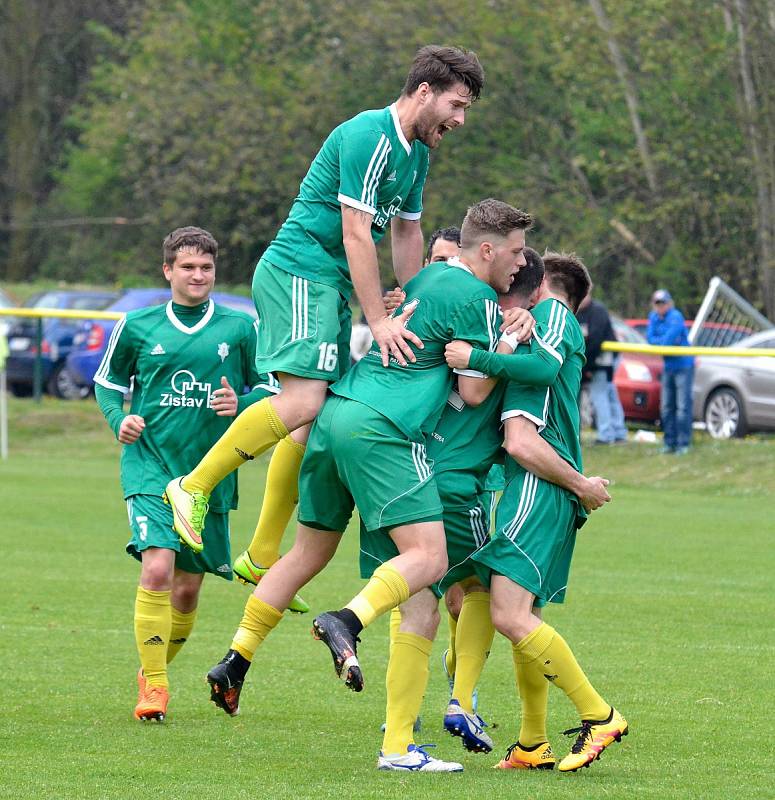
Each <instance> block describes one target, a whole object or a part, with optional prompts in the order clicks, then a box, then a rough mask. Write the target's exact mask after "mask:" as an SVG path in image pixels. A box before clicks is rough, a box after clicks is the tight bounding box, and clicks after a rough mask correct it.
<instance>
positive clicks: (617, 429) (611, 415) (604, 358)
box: [576, 292, 627, 444]
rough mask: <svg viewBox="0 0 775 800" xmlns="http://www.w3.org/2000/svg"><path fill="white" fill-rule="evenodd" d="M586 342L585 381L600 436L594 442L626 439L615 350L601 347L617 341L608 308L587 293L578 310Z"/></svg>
mask: <svg viewBox="0 0 775 800" xmlns="http://www.w3.org/2000/svg"><path fill="white" fill-rule="evenodd" d="M576 318H577V319H578V321H579V324H580V325H581V330H582V332H583V333H584V342H585V343H586V346H587V349H586V356H587V363H586V365H585V366H584V374H583V380H584V383H585V384H586V385H587V386H588V387H589V397H590V400H591V401H592V407H593V408H594V410H595V426H596V428H597V437H596V438H595V444H616V443H617V442H626V441H627V428H626V427H625V425H624V410H623V409H622V404H621V401H620V400H619V394H618V393H617V391H616V387H615V386H614V383H613V379H614V368H615V366H616V365H615V355H616V354H615V353H611V352H607V351H604V350H601V349H600V348H601V345H602V344H603V342H605V341H616V336H615V335H614V329H613V326H612V325H611V317H610V316H609V315H608V309H607V308H606V307H605V306H604V305H603V304H602V303H601V302H599V301H598V300H593V299H592V294H591V292H590V294H588V295H587V296H586V297H585V298H584V299H583V300H582V301H581V305H580V306H579V310H578V311H577V312H576Z"/></svg>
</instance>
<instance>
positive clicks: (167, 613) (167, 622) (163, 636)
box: [135, 586, 172, 689]
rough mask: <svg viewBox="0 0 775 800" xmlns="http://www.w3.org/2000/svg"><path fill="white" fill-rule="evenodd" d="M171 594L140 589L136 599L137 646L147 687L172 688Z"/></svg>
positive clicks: (140, 587)
mask: <svg viewBox="0 0 775 800" xmlns="http://www.w3.org/2000/svg"><path fill="white" fill-rule="evenodd" d="M171 595H172V592H170V591H166V592H153V591H151V590H150V589H143V587H142V586H138V587H137V594H136V596H135V642H136V643H137V653H138V655H139V656H140V665H141V666H142V668H143V675H145V681H146V684H147V685H148V686H163V687H164V688H165V689H166V688H168V687H169V681H168V680H167V648H168V646H169V641H170V630H171V628H172V605H171V603H170V596H171Z"/></svg>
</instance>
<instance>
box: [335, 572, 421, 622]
mask: <svg viewBox="0 0 775 800" xmlns="http://www.w3.org/2000/svg"><path fill="white" fill-rule="evenodd" d="M408 599H409V586H408V585H407V583H406V581H405V580H404V576H403V575H402V574H401V573H400V572H399V571H398V570H397V569H395V568H394V567H391V566H390V564H389V563H388V564H380V566H379V567H377V569H375V570H374V574H373V575H372V576H371V578H370V579H369V582H368V583H367V584H366V585H365V586H364V587H363V589H362V590H361V591H360V592H359V593H358V594H357V595H356V596H355V597H353V599H352V600H350V602H349V603H348V604H347V605H346V606H345V608H349V609H350V611H352V612H353V614H355V616H356V617H358V619H359V620H360V621H361V625H363V627H364V628H365V627H366V626H367V625H371V623H372V622H374V620H375V619H376V618H377V617H379V616H380V615H381V614H384V613H385V612H386V611H389V610H390V609H391V608H395V607H396V606H400V605H401V603H404V602H406V601H407V600H408Z"/></svg>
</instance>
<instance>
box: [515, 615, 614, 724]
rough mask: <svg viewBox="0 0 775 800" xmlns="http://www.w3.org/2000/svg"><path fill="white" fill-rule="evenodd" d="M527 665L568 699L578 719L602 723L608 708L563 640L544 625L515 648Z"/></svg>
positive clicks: (609, 708) (608, 710) (609, 709)
mask: <svg viewBox="0 0 775 800" xmlns="http://www.w3.org/2000/svg"><path fill="white" fill-rule="evenodd" d="M516 647H517V648H519V650H520V652H521V653H523V654H524V655H525V656H527V657H528V659H529V660H528V663H529V664H530V666H531V667H532V668H533V669H536V670H538V671H539V672H540V673H541V674H542V675H543V676H544V677H545V678H546V679H547V680H549V681H551V682H552V683H553V684H554V685H555V686H557V687H559V688H560V689H562V690H563V692H565V694H566V695H568V698H569V699H570V701H571V702H572V703H573V704H574V705H575V706H576V709H577V711H578V712H579V716H580V717H581V719H605V718H606V717H607V716H608V714H609V713H610V711H611V706H610V705H608V703H606V701H605V700H603V698H602V697H601V696H600V695H599V694H598V693H597V692H596V691H595V689H594V688H593V686H592V684H591V683H590V682H589V679H588V678H587V676H586V675H585V674H584V671H583V670H582V669H581V667H580V666H579V663H578V661H576V658H575V656H574V655H573V653H572V651H571V649H570V647H568V644H567V642H566V641H565V639H563V638H562V636H560V634H559V633H557V631H556V630H555V629H554V628H552V627H551V626H550V625H547V624H546V623H545V622H542V623H541V624H540V625H539V626H538V627H537V628H536V629H535V630H534V631H531V633H529V634H528V635H527V636H526V637H525V638H524V639H522V640H521V641H520V642H518V643H517V645H516Z"/></svg>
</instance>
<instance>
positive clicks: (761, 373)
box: [743, 334, 775, 428]
mask: <svg viewBox="0 0 775 800" xmlns="http://www.w3.org/2000/svg"><path fill="white" fill-rule="evenodd" d="M754 348H773V349H775V334H774V335H773V336H771V337H769V338H767V339H761V340H759V341H757V342H756V344H755V345H754ZM743 385H744V387H745V393H746V396H747V398H748V417H749V419H748V421H749V423H750V424H751V425H752V426H754V427H755V426H757V425H765V426H766V427H768V428H775V358H772V357H771V356H756V357H752V358H746V363H745V365H744V367H743Z"/></svg>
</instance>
